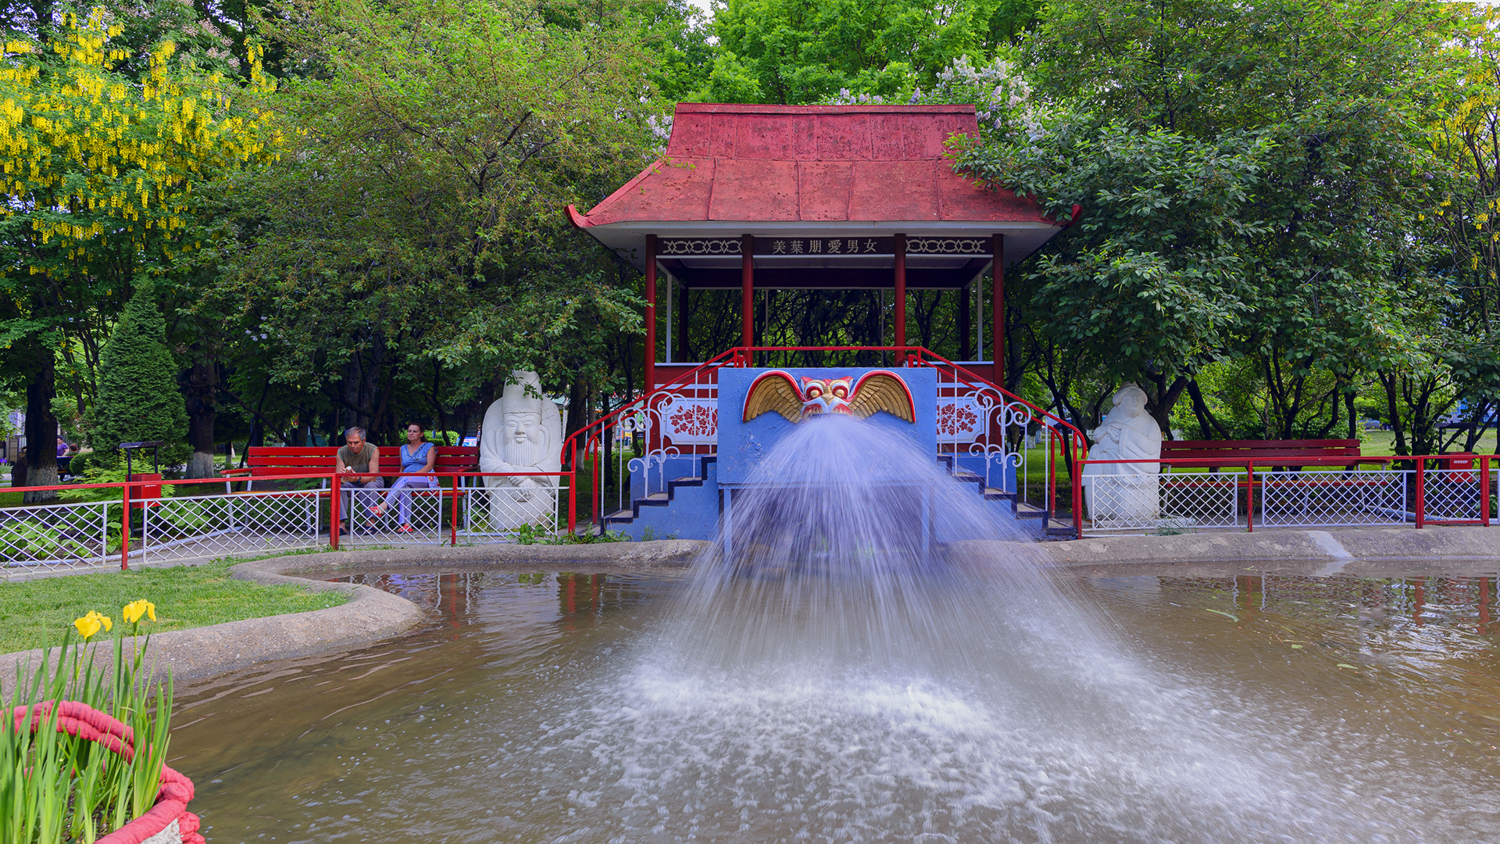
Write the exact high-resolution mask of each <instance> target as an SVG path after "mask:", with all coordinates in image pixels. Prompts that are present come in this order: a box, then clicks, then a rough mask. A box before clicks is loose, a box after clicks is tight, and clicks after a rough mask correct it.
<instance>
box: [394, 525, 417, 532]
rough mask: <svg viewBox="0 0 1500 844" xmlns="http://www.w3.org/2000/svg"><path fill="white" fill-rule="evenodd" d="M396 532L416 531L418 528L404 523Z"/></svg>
mask: <svg viewBox="0 0 1500 844" xmlns="http://www.w3.org/2000/svg"><path fill="white" fill-rule="evenodd" d="M396 532H397V533H416V532H417V529H416V528H414V527H412V526H411V525H402V526H401V527H398V528H396Z"/></svg>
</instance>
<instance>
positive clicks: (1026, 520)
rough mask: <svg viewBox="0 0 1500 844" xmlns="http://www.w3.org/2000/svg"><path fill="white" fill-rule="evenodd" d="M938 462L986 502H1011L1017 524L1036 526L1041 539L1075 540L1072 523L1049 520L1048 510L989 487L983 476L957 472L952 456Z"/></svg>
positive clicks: (1010, 493) (1014, 494) (1016, 495)
mask: <svg viewBox="0 0 1500 844" xmlns="http://www.w3.org/2000/svg"><path fill="white" fill-rule="evenodd" d="M938 462H939V463H941V464H943V466H944V467H945V468H946V469H947V470H948V474H949V475H951V476H952V477H953V479H954V480H956V481H958V482H959V483H962V484H973V485H974V487H975V489H976V490H978V492H979V495H980V497H982V498H983V499H984V500H985V501H1006V502H1009V503H1010V514H1011V516H1012V517H1013V518H1015V520H1016V521H1017V522H1021V523H1022V524H1035V525H1036V529H1035V530H1034V532H1036V533H1038V534H1040V536H1039V538H1041V539H1052V540H1056V539H1072V538H1073V525H1072V524H1071V523H1068V522H1064V521H1062V520H1060V519H1058V518H1056V517H1055V515H1054V517H1053V518H1051V519H1048V518H1047V511H1046V510H1043V509H1042V508H1040V507H1038V506H1036V505H1034V504H1028V503H1027V502H1025V501H1022V500H1020V498H1021V496H1020V494H1019V493H1017V492H1006V491H1005V490H1003V489H996V488H995V487H992V486H989V485H988V484H987V483H985V479H984V477H983V476H982V475H979V474H976V473H974V472H970V471H968V470H966V469H958V470H956V471H955V470H954V468H953V456H952V455H948V454H939V455H938ZM1034 520H1041V521H1034Z"/></svg>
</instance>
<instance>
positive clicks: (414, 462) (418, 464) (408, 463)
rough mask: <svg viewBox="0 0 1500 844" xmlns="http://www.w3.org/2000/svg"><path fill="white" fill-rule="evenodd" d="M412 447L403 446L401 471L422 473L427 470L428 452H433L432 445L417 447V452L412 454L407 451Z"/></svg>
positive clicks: (423, 444)
mask: <svg viewBox="0 0 1500 844" xmlns="http://www.w3.org/2000/svg"><path fill="white" fill-rule="evenodd" d="M409 448H411V446H410V445H403V446H401V471H402V472H403V473H411V472H420V471H422V470H423V469H426V468H427V452H429V451H432V443H422V444H421V445H419V446H417V452H416V453H415V454H410V453H408V452H407V449H409Z"/></svg>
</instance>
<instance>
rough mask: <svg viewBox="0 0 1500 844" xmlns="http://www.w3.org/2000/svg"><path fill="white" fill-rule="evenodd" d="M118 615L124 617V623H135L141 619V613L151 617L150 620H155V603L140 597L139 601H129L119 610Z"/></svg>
mask: <svg viewBox="0 0 1500 844" xmlns="http://www.w3.org/2000/svg"><path fill="white" fill-rule="evenodd" d="M120 615H121V617H123V618H124V619H125V623H126V624H135V623H136V622H138V621H140V620H141V616H143V615H144V616H145V617H147V618H149V619H151V620H152V621H155V620H156V605H155V604H153V603H151V602H150V601H148V600H146V599H145V598H142V599H140V600H139V601H131V602H130V603H128V604H126V605H125V608H124V609H122V610H120Z"/></svg>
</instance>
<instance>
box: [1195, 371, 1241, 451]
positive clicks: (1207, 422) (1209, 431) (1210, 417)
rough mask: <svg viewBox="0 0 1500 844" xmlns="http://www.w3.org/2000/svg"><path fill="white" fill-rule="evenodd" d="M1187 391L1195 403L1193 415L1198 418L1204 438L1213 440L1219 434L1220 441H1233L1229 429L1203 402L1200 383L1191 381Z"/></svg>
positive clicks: (1206, 403)
mask: <svg viewBox="0 0 1500 844" xmlns="http://www.w3.org/2000/svg"><path fill="white" fill-rule="evenodd" d="M1187 391H1188V398H1190V399H1192V401H1193V415H1195V416H1197V417H1198V428H1199V429H1200V430H1201V431H1202V433H1203V438H1204V439H1206V440H1211V439H1214V437H1215V434H1217V436H1218V438H1219V439H1225V440H1228V439H1233V437H1231V436H1230V435H1229V429H1227V428H1225V427H1224V425H1223V424H1222V423H1220V422H1219V419H1218V417H1216V416H1214V412H1213V410H1212V409H1211V408H1209V406H1208V402H1206V401H1204V400H1203V390H1202V389H1200V388H1199V386H1198V382H1197V381H1189V382H1188V384H1187Z"/></svg>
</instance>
